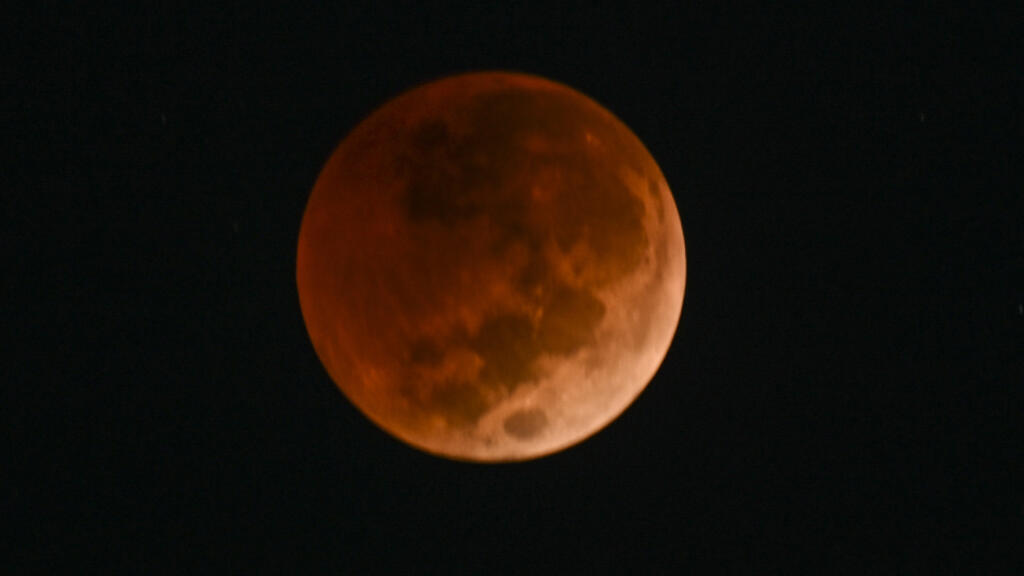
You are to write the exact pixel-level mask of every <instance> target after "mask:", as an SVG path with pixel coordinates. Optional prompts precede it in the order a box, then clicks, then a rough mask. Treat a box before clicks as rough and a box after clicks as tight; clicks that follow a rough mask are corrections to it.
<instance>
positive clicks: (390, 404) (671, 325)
mask: <svg viewBox="0 0 1024 576" xmlns="http://www.w3.org/2000/svg"><path fill="white" fill-rule="evenodd" d="M296 268H297V272H296V276H297V281H298V291H299V302H300V305H301V308H302V314H303V317H304V319H305V323H306V327H307V329H308V331H309V335H310V339H311V340H312V343H313V346H314V348H315V350H316V353H317V355H318V356H319V358H320V360H321V361H322V362H323V364H324V366H325V368H326V369H327V372H328V374H329V375H330V377H331V378H332V379H333V380H334V382H335V383H336V384H337V386H338V387H339V388H340V389H341V390H342V392H343V393H344V394H345V395H346V396H347V397H348V398H349V399H350V400H351V402H352V403H353V404H354V405H355V406H356V407H358V408H359V410H360V411H362V412H363V413H364V414H365V415H366V416H367V417H368V418H369V419H370V420H372V421H373V422H375V423H376V424H377V425H378V426H379V427H381V428H382V429H384V430H385V431H387V432H388V433H390V434H392V435H393V436H395V437H397V438H399V439H401V440H402V441H404V442H406V443H408V444H411V445H413V446H415V447H418V448H420V449H422V450H425V451H427V452H429V453H432V454H436V455H440V456H444V457H448V458H453V459H458V460H474V461H509V460H526V459H530V458H535V457H539V456H543V455H546V454H550V453H552V452H556V451H558V450H561V449H563V448H566V447H568V446H571V445H573V444H575V443H577V442H580V441H582V440H584V439H586V438H587V437H589V436H591V435H592V434H594V433H596V432H597V431H598V430H600V429H601V428H603V427H604V426H606V425H607V424H608V423H609V422H611V421H612V420H614V419H615V418H616V417H617V416H618V415H619V414H621V413H622V412H623V411H624V410H625V409H626V408H627V407H628V406H629V404H630V403H631V402H632V401H633V400H634V399H635V398H636V397H637V396H638V395H639V394H640V392H641V391H643V389H644V388H645V387H646V386H647V383H648V382H649V381H650V380H651V378H652V377H653V376H654V374H655V372H656V371H657V369H658V366H659V365H660V364H661V361H662V360H663V358H664V356H665V354H666V352H667V350H668V347H669V344H670V343H671V341H672V337H673V335H674V333H675V329H676V325H677V324H678V321H679V316H680V311H681V308H682V303H683V289H684V285H685V279H686V260H685V249H684V245H683V231H682V227H681V224H680V219H679V213H678V211H677V209H676V205H675V202H674V200H673V198H672V194H671V192H670V191H669V188H668V185H667V184H666V182H665V178H664V176H663V175H662V173H661V171H660V170H659V168H658V166H657V164H656V163H655V161H654V159H653V158H652V157H651V155H650V154H649V153H648V151H647V150H646V148H644V146H643V144H642V143H641V142H640V141H639V140H638V139H637V137H636V136H635V135H634V134H633V133H632V132H631V131H630V130H629V129H628V128H627V127H626V126H625V125H624V124H623V123H622V122H621V121H619V120H618V119H617V118H615V117H614V116H613V115H612V114H611V113H610V112H608V111H607V110H605V109H604V108H603V107H601V106H600V105H599V104H597V103H596V102H594V101H593V100H591V99H589V98H587V97H586V96H584V95H583V94H580V93H579V92H576V91H574V90H572V89H570V88H568V87H566V86H564V85H561V84H557V83H554V82H551V81H548V80H545V79H542V78H538V77H534V76H527V75H522V74H511V73H475V74H466V75H461V76H455V77H451V78H446V79H442V80H439V81H436V82H433V83H430V84H426V85H423V86H420V87H418V88H415V89H413V90H412V91H410V92H407V93H405V94H403V95H401V96H399V97H397V98H396V99H394V100H392V101H390V102H388V103H387V104H385V105H384V106H383V107H381V108H380V109H378V110H377V111H375V112H374V113H373V114H371V115H370V116H369V117H368V118H367V119H366V120H365V121H363V122H362V123H361V124H359V125H358V126H357V127H356V128H355V129H354V130H353V131H352V133H351V134H349V136H348V137H346V138H345V140H343V141H342V143H341V144H340V146H339V147H338V148H337V149H336V150H335V152H334V153H333V155H332V156H331V157H330V159H329V160H328V162H327V164H326V165H325V166H324V168H323V171H322V172H321V173H320V176H319V178H318V180H317V182H316V185H315V186H314V188H313V191H312V194H311V195H310V197H309V202H308V204H307V207H306V211H305V214H304V216H303V219H302V225H301V229H300V232H299V245H298V260H297V266H296Z"/></svg>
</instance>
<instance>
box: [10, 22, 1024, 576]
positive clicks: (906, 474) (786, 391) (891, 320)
mask: <svg viewBox="0 0 1024 576" xmlns="http://www.w3.org/2000/svg"><path fill="white" fill-rule="evenodd" d="M23 4H26V5H27V4H31V3H23ZM68 4H72V3H68ZM74 4H75V6H69V5H60V6H53V7H52V9H47V8H45V7H42V8H40V7H38V6H36V7H33V8H32V9H31V10H28V9H27V8H22V9H20V11H19V10H15V11H14V12H12V13H9V14H8V15H7V16H5V20H6V21H7V24H8V26H10V28H11V29H10V30H9V32H8V33H7V34H6V35H5V43H6V44H7V46H6V48H5V49H4V51H5V53H6V56H5V59H8V58H9V60H8V63H7V64H5V67H4V69H5V72H4V77H5V80H4V86H5V88H4V90H3V92H4V93H3V95H2V100H0V102H2V106H3V107H2V111H3V123H4V130H3V132H4V138H3V140H4V143H3V145H4V147H5V148H6V150H5V151H6V153H5V154H4V157H5V164H6V166H5V168H4V177H3V181H4V189H5V191H4V193H3V213H2V216H3V228H4V236H5V238H6V239H5V240H4V242H3V250H4V261H5V266H4V274H3V291H4V308H5V310H6V311H5V313H4V322H3V323H4V326H5V332H7V333H8V335H9V336H11V338H8V342H9V343H8V344H7V345H5V349H6V351H5V353H4V354H3V356H4V357H7V358H9V360H7V361H5V362H4V364H5V365H6V366H5V369H4V373H5V375H6V378H5V380H6V381H7V386H6V387H5V389H4V398H3V407H2V409H0V410H2V414H3V418H4V420H5V425H4V428H5V430H6V431H7V434H6V437H7V438H6V440H7V442H9V446H8V448H9V449H10V456H9V457H5V458H4V464H3V469H4V470H3V471H2V472H0V475H2V476H4V477H6V479H5V480H3V483H2V485H3V493H2V499H3V500H2V505H3V517H4V519H5V521H6V523H7V524H8V525H9V527H13V528H14V529H15V530H16V532H17V536H16V537H15V538H13V539H6V538H5V541H4V542H3V543H2V544H0V549H4V548H6V551H5V552H4V553H3V556H4V558H5V559H4V560H3V563H4V564H5V565H8V566H13V567H14V568H15V569H16V571H19V572H20V571H41V572H53V571H60V570H70V571H75V572H82V571H85V572H91V571H100V570H105V569H108V568H113V569H116V570H119V571H128V572H146V573H150V572H154V573H160V572H167V573H187V572H191V571H194V570H196V569H201V570H204V571H205V570H223V571H227V570H230V571H246V572H251V571H254V570H266V571H279V570H280V571H288V572H291V571H296V570H298V569H300V568H307V567H308V568H313V569H314V571H320V569H324V570H325V571H326V569H330V570H331V571H333V572H335V573H338V572H340V573H348V574H363V573H368V572H392V573H433V574H447V573H452V572H462V571H465V572H471V573H478V574H490V573H538V574H542V573H566V572H569V573H591V572H595V571H597V572H604V571H611V572H619V573H623V572H629V573H654V572H660V573H674V572H676V571H678V570H679V569H685V568H703V569H708V570H707V571H711V572H718V571H723V570H730V569H738V570H740V571H743V572H749V571H757V572H760V573H764V572H775V571H782V570H788V571H791V570H793V569H798V568H805V569H813V570H814V571H816V572H817V571H821V573H854V574H862V573H865V570H867V571H869V572H872V573H875V572H890V571H891V572H902V573H934V572H935V571H936V570H942V569H950V568H952V569H954V570H955V571H956V572H959V573H969V572H973V571H979V572H981V571H984V572H985V573H1014V569H1015V567H1019V566H1020V565H1021V564H1020V561H1021V559H1022V555H1021V553H1020V551H1019V548H1020V534H1021V533H1022V532H1021V529H1022V527H1024V522H1022V520H1024V475H1022V472H1021V468H1020V461H1021V457H1022V454H1024V442H1022V437H1024V434H1022V430H1021V428H1022V426H1021V415H1022V414H1024V412H1022V408H1024V406H1022V401H1021V400H1022V396H1024V395H1022V394H1021V386H1022V383H1024V377H1022V376H1024V369H1022V360H1021V351H1022V349H1024V337H1022V336H1024V288H1022V287H1024V234H1022V229H1024V224H1022V215H1024V210H1022V192H1021V191H1022V190H1024V188H1022V186H1021V184H1022V182H1021V178H1020V166H1021V160H1022V158H1021V156H1020V153H1019V152H1017V151H1016V150H1015V145H1016V144H1019V141H1020V136H1021V134H1020V131H1019V126H1018V124H1017V123H1018V122H1019V118H1020V104H1021V100H1020V97H1019V91H1018V84H1019V79H1020V68H1019V65H1015V63H1018V64H1019V61H1018V60H1017V57H1018V56H1019V54H1018V53H1017V51H1016V48H1017V47H1018V44H1019V42H1020V40H1019V37H1020V34H1021V30H1020V22H1021V21H1022V20H1021V14H1020V13H1019V12H1018V13H1015V14H1011V13H1003V12H997V11H992V10H986V9H984V8H982V7H978V6H974V5H972V6H969V7H965V9H964V10H951V9H943V8H936V7H932V8H930V9H928V10H912V9H908V8H890V9H886V10H881V11H873V10H868V9H866V8H864V7H863V6H861V3H852V4H853V7H851V8H850V9H849V10H848V11H846V12H841V13H840V12H836V11H834V9H832V8H828V9H826V8H821V7H819V6H818V4H817V3H813V4H810V5H807V6H801V7H793V8H787V9H779V8H773V7H770V4H771V3H769V6H760V7H755V6H751V5H743V6H739V5H730V6H729V7H726V5H724V4H720V3H715V2H708V3H698V4H699V5H701V6H705V5H709V6H707V7H706V8H699V9H696V8H693V7H692V6H689V5H686V4H685V3H679V4H676V3H664V4H663V5H660V6H655V5H653V4H644V6H643V7H642V8H639V7H620V8H616V9H595V8H593V7H592V6H590V5H589V4H588V3H576V4H568V3H566V4H560V5H558V6H549V4H548V3H538V5H537V6H534V7H530V6H528V5H526V4H520V3H497V2H477V3H467V4H465V5H462V6H447V7H444V8H441V7H439V6H440V4H439V3H432V2H427V3H408V6H406V7H402V6H386V5H384V4H383V3H376V4H375V5H374V6H375V7H371V6H369V5H366V6H358V5H356V4H354V3H339V4H338V5H336V6H331V7H324V6H319V5H317V6H316V7H314V6H300V5H298V4H295V3H282V4H281V5H280V6H277V7H270V6H267V5H261V4H258V3H243V4H237V5H235V6H233V7H217V8H213V7H204V8H198V9H193V8H184V7H180V6H173V7H172V6H171V4H172V3H166V4H167V6H164V7H160V6H155V5H151V4H148V3H127V4H126V5H124V6H116V7H115V6H104V7H101V6H100V4H98V3H93V2H83V3H74ZM552 4H553V3H552ZM513 5H515V7H513ZM427 6H430V8H427ZM542 6H544V7H543V8H542ZM476 69H511V70H519V71H526V72H530V73H534V74H539V75H542V76H547V77H550V78H552V79H555V80H558V81H561V82H564V83H566V84H569V85H570V86H573V87H575V88H577V89H578V90H580V91H582V92H584V93H586V94H588V95H590V96H591V97H593V98H594V99H596V100H598V101H599V102H601V103H603V104H604V105H605V106H607V107H608V108H609V109H611V110H612V111H613V112H614V113H616V114H617V115H618V116H619V117H620V118H621V119H623V121H625V123H626V124H627V125H629V126H630V127H631V128H632V129H633V130H634V131H635V132H636V133H637V135H638V136H639V137H640V138H641V140H643V141H644V142H645V144H646V145H647V147H648V148H649V149H650V151H651V152H652V154H653V155H654V157H655V158H656V159H657V161H658V162H659V164H660V166H661V168H662V170H663V172H664V173H665V175H666V177H667V180H668V182H669V184H670V186H671V187H672V189H673V192H674V194H675V197H676V202H677V204H678V206H679V210H680V214H681V217H682V222H683V230H684V234H685V236H686V242H687V257H688V284H687V290H686V300H685V304H684V308H683V314H682V318H681V322H680V328H679V331H678V333H677V335H676V339H675V341H674V343H673V345H672V348H671V350H670V352H669V354H668V357H667V358H666V360H665V363H664V364H663V366H662V368H661V370H660V372H659V373H658V375H657V376H656V377H655V379H654V380H653V381H652V383H651V384H650V386H649V387H648V389H647V391H646V392H645V393H644V394H643V395H641V397H640V398H639V399H638V400H637V402H636V403H635V404H634V405H633V406H632V407H631V408H630V409H629V410H628V411H627V412H626V413H625V414H624V415H623V416H622V417H621V418H620V419H619V420H617V421H616V422H614V423H613V424H612V425H611V426H609V427H608V428H607V429H605V430H604V431H602V432H601V433H599V434H598V435H597V436H595V437H594V438H592V439H591V440H589V441H587V442H585V443H583V444H581V445H579V446H577V447H574V448H572V449H570V450H568V451H566V452H563V453H560V454H557V455H553V456H550V457H548V458H545V459H541V460H538V461H534V462H529V463H523V464H516V465H499V466H486V465H473V464H465V463H455V462H449V461H445V460H439V459H435V458H433V457H430V456H427V455H424V454H421V453H419V452H417V451H414V450H412V449H410V448H408V447H406V446H404V445H402V444H400V443H399V442H397V441H395V440H393V439H392V438H391V437H389V436H387V435H386V434H384V433H383V432H381V431H379V430H378V429H376V428H374V427H373V426H372V425H371V424H370V423H369V422H368V421H367V420H365V419H364V418H363V417H362V416H361V415H360V414H359V413H358V412H357V411H356V410H355V409H354V408H353V407H352V406H351V405H350V404H348V402H347V401H346V400H345V399H344V397H343V396H342V395H341V394H340V393H339V392H338V391H337V390H336V388H335V387H334V385H333V384H332V383H331V382H330V380H329V379H328V377H327V376H326V373H325V372H324V370H323V369H322V367H321V365H320V363H319V362H318V360H317V358H316V356H315V354H314V352H313V349H312V346H311V345H310V343H309V340H308V337H307V336H306V333H305V328H304V326H303V323H302V318H301V314H300V311H299V307H298V300H297V294H296V289H295V280H294V264H295V249H296V242H297V235H298V226H299V222H300V218H301V215H302V210H303V208H304V205H305V201H306V198H307V196H308V193H309V191H310V189H311V187H312V184H313V182H314V181H315V179H316V177H317V174H318V172H319V169H320V167H321V166H322V163H323V162H324V161H325V160H326V158H327V157H328V155H329V154H330V152H331V151H332V150H333V148H334V146H335V145H336V144H337V143H338V142H339V141H340V140H341V138H342V137H344V135H345V134H346V133H347V132H348V131H349V130H350V129H351V128H352V127H353V126H354V125H355V124H356V123H357V122H358V121H359V120H360V119H362V118H363V117H365V116H366V115H367V114H368V113H369V112H370V111H372V110H373V109H374V108H375V107H377V106H379V105H380V104H381V103H382V102H384V101H385V100H386V99H387V98H390V97H392V96H394V95H396V94H398V93H399V92H401V91H403V90H405V89H408V88H410V87H412V86H414V85H417V84H419V83H422V82H425V81H428V80H431V79H434V78H437V77H439V76H444V75H449V74H453V73H457V72H462V71H467V70H476Z"/></svg>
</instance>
